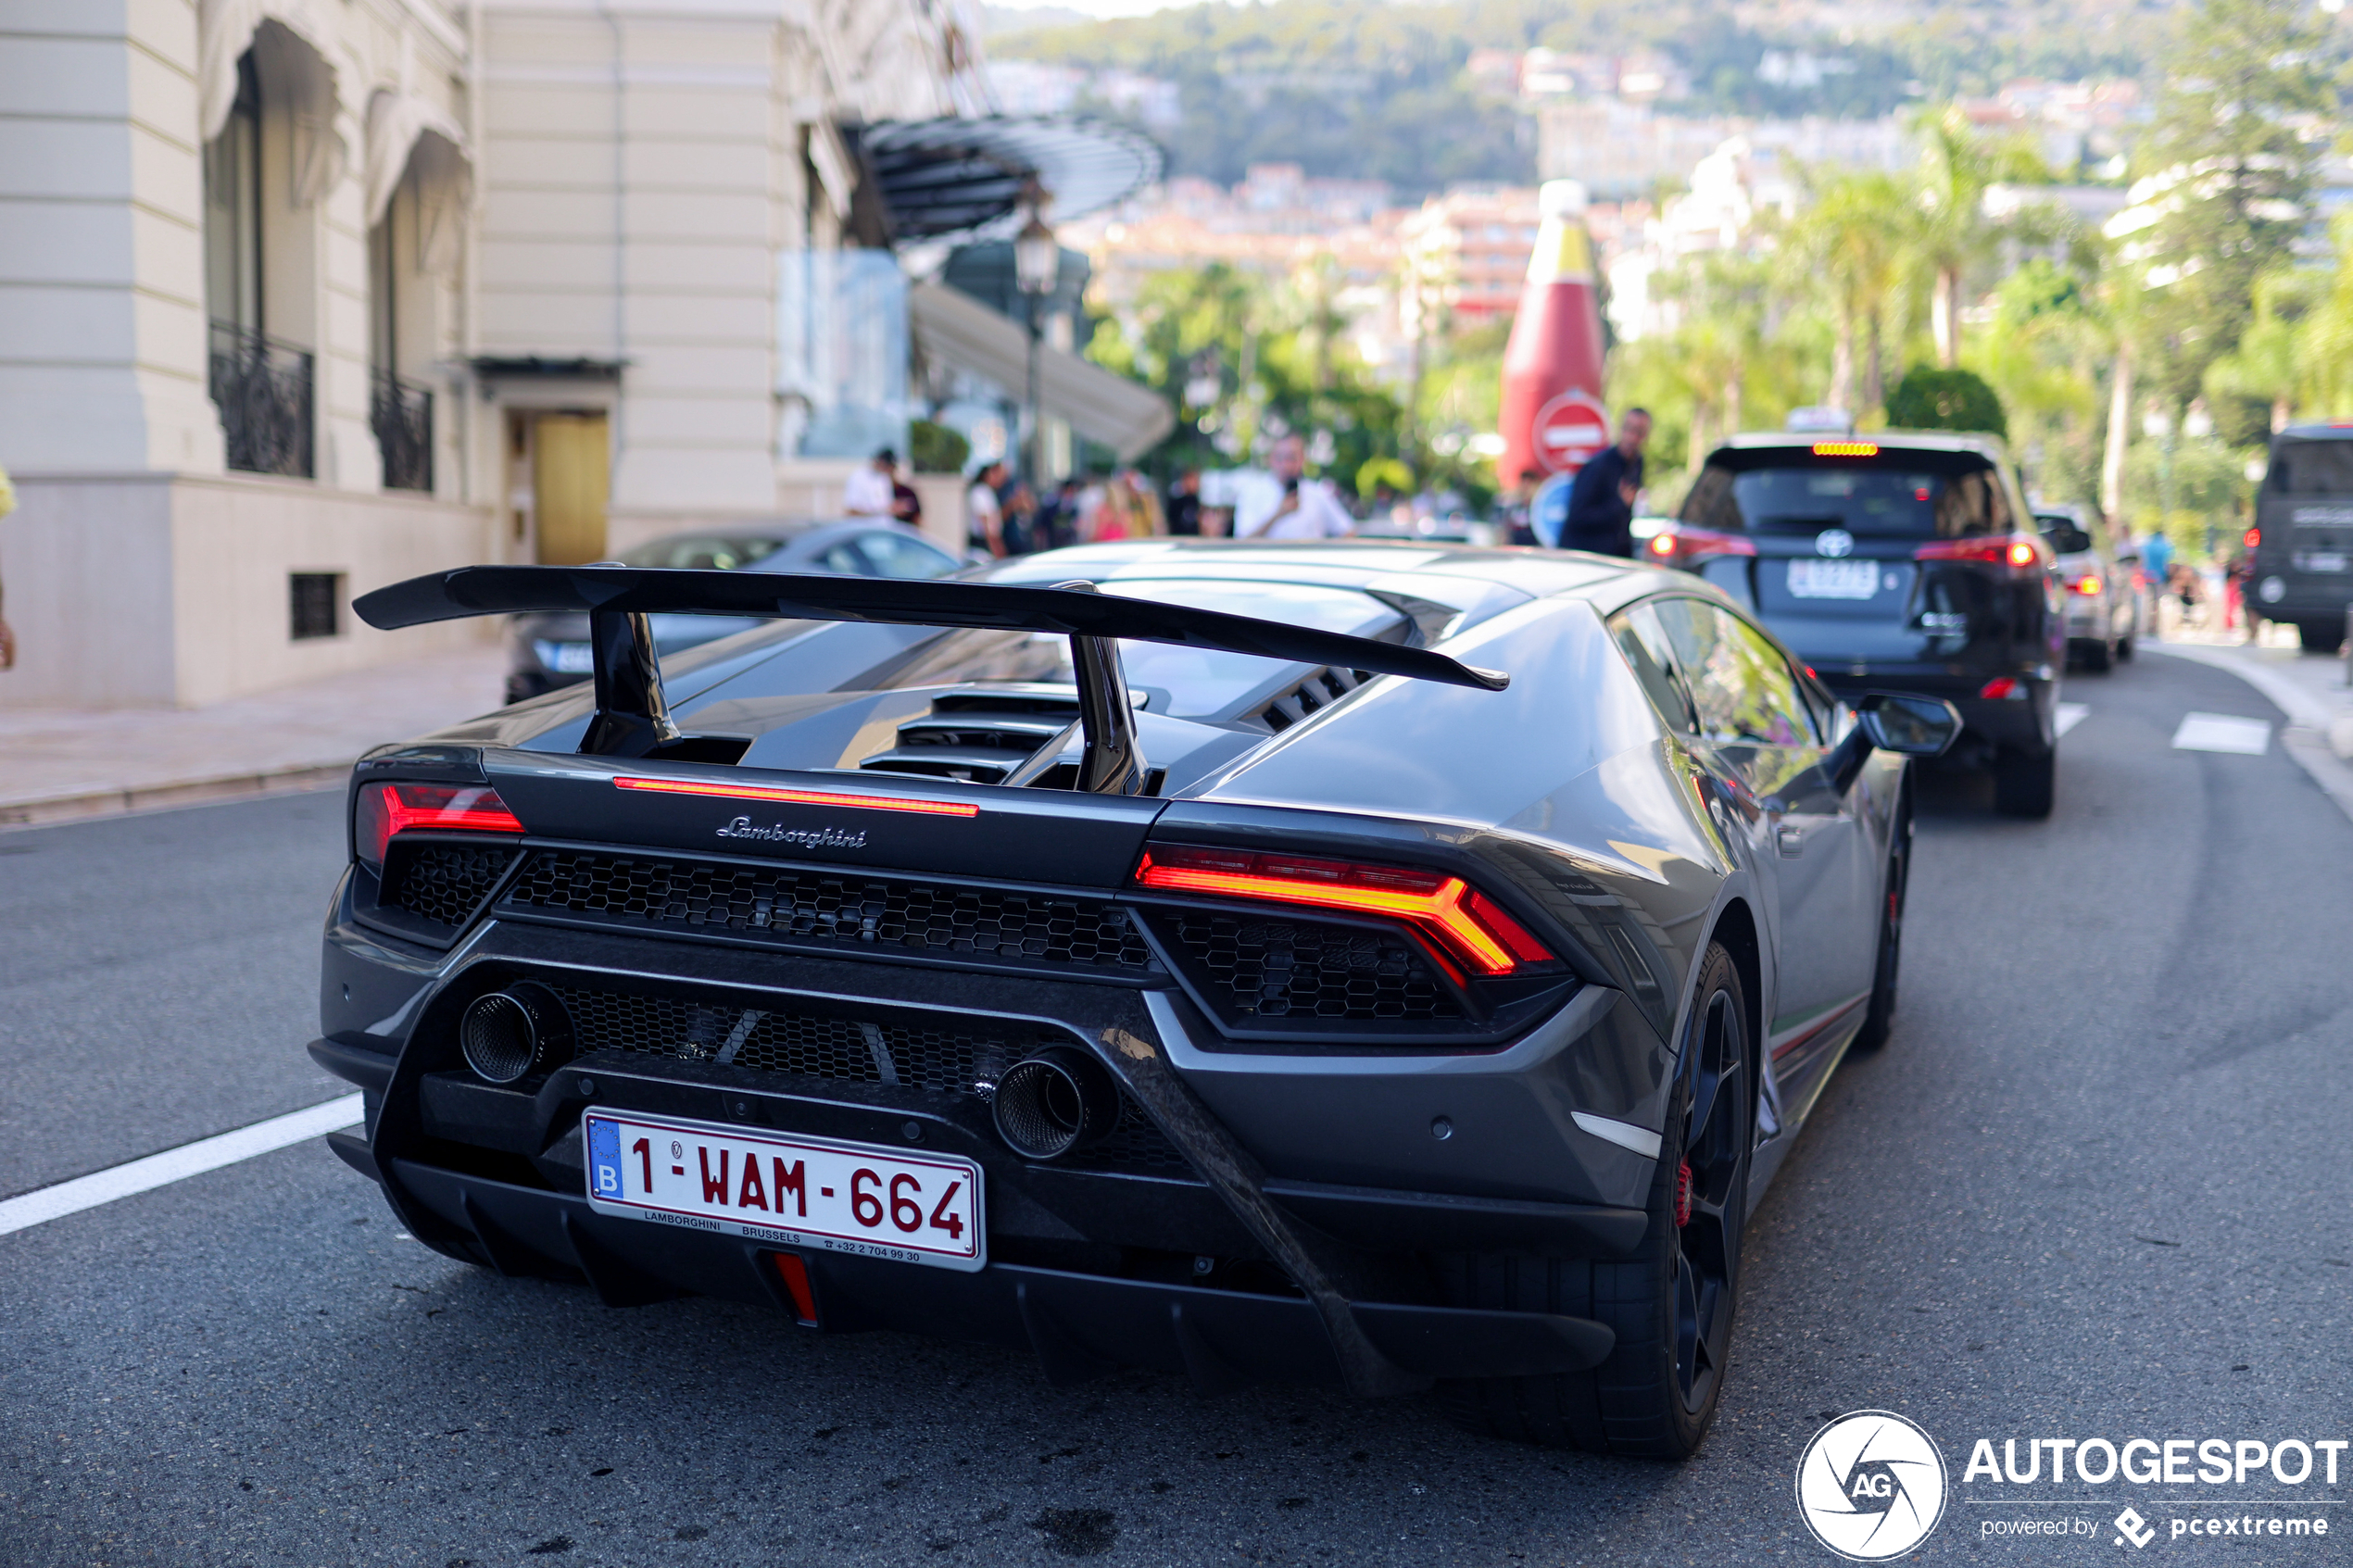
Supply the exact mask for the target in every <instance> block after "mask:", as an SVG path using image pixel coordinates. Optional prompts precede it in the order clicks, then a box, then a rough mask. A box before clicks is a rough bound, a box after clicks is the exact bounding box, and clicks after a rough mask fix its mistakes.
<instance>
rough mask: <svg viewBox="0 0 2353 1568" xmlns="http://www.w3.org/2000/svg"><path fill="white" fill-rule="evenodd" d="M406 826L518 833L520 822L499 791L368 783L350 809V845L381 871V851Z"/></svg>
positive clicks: (466, 786)
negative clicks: (499, 796) (499, 795)
mask: <svg viewBox="0 0 2353 1568" xmlns="http://www.w3.org/2000/svg"><path fill="white" fill-rule="evenodd" d="M410 828H430V829H432V830H433V831H434V832H436V833H503V834H519V833H521V832H522V822H519V821H517V820H516V818H515V814H514V813H513V812H512V811H510V810H508V809H507V803H506V802H505V801H503V800H501V799H499V798H498V792H497V790H494V789H490V788H487V787H485V786H484V785H481V784H365V785H362V786H361V788H360V791H359V801H358V803H357V804H356V805H355V806H354V807H353V808H352V819H351V844H352V848H353V849H354V850H355V851H356V852H357V853H358V854H359V859H360V861H361V862H362V863H363V864H365V865H366V866H367V867H368V869H369V870H371V871H373V872H378V873H381V872H383V871H384V847H385V846H386V845H388V844H390V843H391V842H392V839H393V835H394V834H398V833H405V832H407V831H408V830H409V829H410Z"/></svg>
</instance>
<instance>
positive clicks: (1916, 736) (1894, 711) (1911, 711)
mask: <svg viewBox="0 0 2353 1568" xmlns="http://www.w3.org/2000/svg"><path fill="white" fill-rule="evenodd" d="M1960 738H1961V714H1960V710H1959V709H1957V708H1955V707H1954V706H1953V705H1952V704H1951V703H1949V702H1946V701H1944V699H1943V698H1942V697H1933V696H1905V695H1903V694H1901V693H1898V692H1867V693H1865V694H1864V696H1863V698H1862V700H1861V701H1859V702H1857V703H1856V705H1855V727H1854V728H1853V729H1852V730H1850V731H1848V732H1847V734H1846V738H1845V739H1844V740H1843V741H1841V742H1839V743H1838V746H1836V747H1835V748H1834V749H1833V750H1832V751H1831V754H1830V756H1829V757H1827V758H1825V759H1823V760H1824V764H1825V766H1827V767H1828V769H1829V770H1830V774H1831V784H1832V786H1833V787H1834V788H1835V789H1836V790H1837V792H1838V793H1839V794H1841V795H1844V794H1845V793H1846V792H1847V791H1848V790H1849V789H1851V788H1852V787H1854V784H1855V781H1856V779H1857V778H1860V777H1861V776H1862V772H1863V764H1864V763H1866V762H1868V761H1869V760H1870V756H1871V753H1872V752H1873V751H1875V750H1876V751H1893V752H1895V753H1898V754H1899V755H1901V756H1905V757H1920V758H1928V757H1942V756H1944V754H1945V753H1946V752H1947V751H1950V750H1951V749H1952V747H1953V743H1954V742H1955V741H1957V740H1958V739H1960Z"/></svg>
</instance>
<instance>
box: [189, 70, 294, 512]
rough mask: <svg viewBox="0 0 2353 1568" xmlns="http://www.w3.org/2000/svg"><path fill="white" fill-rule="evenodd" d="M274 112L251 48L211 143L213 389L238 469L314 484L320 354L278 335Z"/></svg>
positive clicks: (207, 230)
mask: <svg viewBox="0 0 2353 1568" xmlns="http://www.w3.org/2000/svg"><path fill="white" fill-rule="evenodd" d="M264 109H265V102H264V98H263V92H262V74H261V70H260V68H259V67H258V64H257V63H256V61H255V58H254V52H253V51H252V50H251V49H248V50H246V51H245V54H244V56H242V57H240V58H239V60H238V61H237V95H236V98H235V100H234V102H233V104H232V105H231V107H230V110H229V116H228V119H227V120H226V122H225V123H224V124H223V125H222V127H221V130H220V134H219V135H218V136H215V137H214V138H213V139H212V140H211V141H210V142H209V143H208V144H206V146H205V158H204V181H205V209H204V243H205V305H206V310H207V313H208V317H209V321H208V327H209V332H208V336H209V340H210V341H209V345H208V347H209V354H208V377H207V380H208V391H209V392H210V393H211V395H212V400H213V402H214V403H215V404H216V405H218V406H219V408H220V430H221V434H222V436H223V437H224V439H225V444H226V446H227V452H228V462H229V466H230V467H231V468H233V469H242V470H245V471H247V472H251V473H279V474H290V475H294V476H296V477H297V478H302V479H308V478H310V477H311V475H312V474H313V472H314V471H315V470H314V468H313V464H312V458H311V428H312V418H311V406H312V382H313V368H312V358H311V356H310V354H309V352H308V350H306V349H301V348H297V347H295V346H294V345H291V344H286V343H282V342H280V341H278V340H277V339H275V338H273V337H271V336H270V335H269V332H268V327H269V322H270V296H269V278H268V275H267V270H266V269H265V267H264V258H265V256H266V254H267V249H268V245H267V241H268V228H269V214H270V211H271V203H272V202H273V201H274V202H277V203H279V204H280V205H283V193H282V192H281V191H280V190H278V189H275V188H274V187H275V186H276V185H277V184H278V183H279V182H273V181H271V179H270V178H269V177H268V173H267V170H268V168H269V165H268V162H267V160H266V159H265V158H264V157H263V148H264V145H265V137H264V124H265V120H264Z"/></svg>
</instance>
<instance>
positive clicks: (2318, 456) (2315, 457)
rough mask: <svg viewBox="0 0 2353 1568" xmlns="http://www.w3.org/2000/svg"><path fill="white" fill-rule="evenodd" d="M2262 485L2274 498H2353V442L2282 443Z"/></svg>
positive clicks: (2274, 453)
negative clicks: (2285, 496) (2343, 496)
mask: <svg viewBox="0 0 2353 1568" xmlns="http://www.w3.org/2000/svg"><path fill="white" fill-rule="evenodd" d="M2263 484H2264V488H2265V489H2267V490H2269V491H2271V493H2272V494H2273V495H2353V441H2283V442H2281V443H2280V444H2279V445H2276V446H2274V447H2272V448H2271V474H2270V476H2269V477H2268V478H2266V479H2265V480H2264V482H2263Z"/></svg>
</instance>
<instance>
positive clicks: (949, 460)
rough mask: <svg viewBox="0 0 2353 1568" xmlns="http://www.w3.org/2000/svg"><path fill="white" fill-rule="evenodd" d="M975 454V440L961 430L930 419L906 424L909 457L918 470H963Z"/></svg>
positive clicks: (958, 471)
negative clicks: (954, 429)
mask: <svg viewBox="0 0 2353 1568" xmlns="http://www.w3.org/2000/svg"><path fill="white" fill-rule="evenodd" d="M972 455H973V444H972V443H971V442H969V441H967V440H965V439H964V438H963V434H961V433H958V432H956V431H952V430H950V429H949V428H948V427H947V426H946V425H942V424H934V423H932V421H931V420H912V421H911V422H910V423H909V424H908V426H907V460H908V461H909V462H910V463H912V464H913V465H914V469H915V471H916V472H917V473H962V472H963V471H964V464H965V462H966V460H967V459H969V458H971V457H972Z"/></svg>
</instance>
